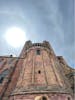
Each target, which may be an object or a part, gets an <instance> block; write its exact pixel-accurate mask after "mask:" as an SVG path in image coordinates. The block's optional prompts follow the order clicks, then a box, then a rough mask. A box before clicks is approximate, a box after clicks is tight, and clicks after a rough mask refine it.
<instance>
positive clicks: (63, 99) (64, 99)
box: [9, 93, 74, 100]
mask: <svg viewBox="0 0 75 100" xmlns="http://www.w3.org/2000/svg"><path fill="white" fill-rule="evenodd" d="M42 96H45V97H46V98H47V99H48V100H74V99H73V98H72V97H71V96H70V95H68V94H45V93H44V94H41V93H39V94H27V95H16V96H11V97H10V99H9V100H42V99H41V98H42ZM69 98H70V99H69Z"/></svg>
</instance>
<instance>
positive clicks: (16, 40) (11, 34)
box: [5, 27, 26, 48]
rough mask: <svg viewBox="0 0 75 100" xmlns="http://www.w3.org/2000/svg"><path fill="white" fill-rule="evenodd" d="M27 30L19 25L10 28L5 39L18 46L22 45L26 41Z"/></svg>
mask: <svg viewBox="0 0 75 100" xmlns="http://www.w3.org/2000/svg"><path fill="white" fill-rule="evenodd" d="M25 35H26V34H25V32H24V31H23V30H22V29H20V28H17V27H12V28H9V29H8V30H7V31H6V34H5V39H6V41H7V42H8V44H9V45H11V46H13V47H15V48H17V47H20V46H22V45H23V44H24V43H25V41H26V36H25Z"/></svg>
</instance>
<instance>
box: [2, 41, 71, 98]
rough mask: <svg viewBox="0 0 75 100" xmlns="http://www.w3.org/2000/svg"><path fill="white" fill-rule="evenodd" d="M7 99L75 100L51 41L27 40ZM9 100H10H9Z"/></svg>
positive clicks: (9, 86) (7, 92)
mask: <svg viewBox="0 0 75 100" xmlns="http://www.w3.org/2000/svg"><path fill="white" fill-rule="evenodd" d="M10 79H11V82H9V85H7V87H8V88H7V89H6V92H5V93H4V96H3V100H6V96H7V95H8V94H9V100H73V98H72V97H73V95H72V90H71V85H70V84H69V81H68V79H67V77H66V76H65V74H64V70H63V68H62V66H61V64H60V62H59V60H58V58H57V56H56V55H55V53H54V51H53V49H52V47H51V45H50V44H49V43H48V42H47V41H43V43H32V42H31V41H27V42H26V43H25V46H24V48H23V50H22V52H21V54H20V56H19V58H17V64H16V66H15V67H14V71H13V74H12V76H11V78H10ZM7 100H8V99H7Z"/></svg>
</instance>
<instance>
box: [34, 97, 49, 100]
mask: <svg viewBox="0 0 75 100" xmlns="http://www.w3.org/2000/svg"><path fill="white" fill-rule="evenodd" d="M35 100H48V97H47V96H37V97H35Z"/></svg>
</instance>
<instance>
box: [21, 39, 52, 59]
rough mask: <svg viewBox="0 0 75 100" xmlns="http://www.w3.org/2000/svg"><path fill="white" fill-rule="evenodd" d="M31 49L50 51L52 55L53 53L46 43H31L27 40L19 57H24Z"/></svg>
mask: <svg viewBox="0 0 75 100" xmlns="http://www.w3.org/2000/svg"><path fill="white" fill-rule="evenodd" d="M33 48H44V49H47V50H50V52H51V53H53V54H54V51H53V49H52V47H51V45H50V44H49V42H48V41H43V42H42V43H32V42H31V41H30V40H29V41H27V42H26V43H25V45H24V48H23V50H22V52H21V54H20V57H25V56H26V54H27V51H29V50H30V49H33Z"/></svg>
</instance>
